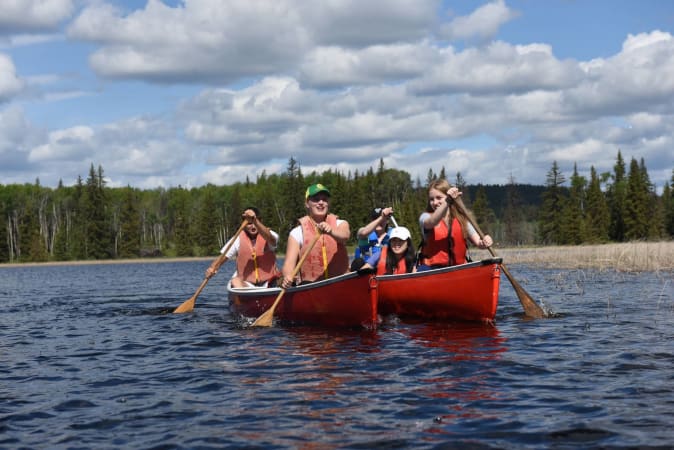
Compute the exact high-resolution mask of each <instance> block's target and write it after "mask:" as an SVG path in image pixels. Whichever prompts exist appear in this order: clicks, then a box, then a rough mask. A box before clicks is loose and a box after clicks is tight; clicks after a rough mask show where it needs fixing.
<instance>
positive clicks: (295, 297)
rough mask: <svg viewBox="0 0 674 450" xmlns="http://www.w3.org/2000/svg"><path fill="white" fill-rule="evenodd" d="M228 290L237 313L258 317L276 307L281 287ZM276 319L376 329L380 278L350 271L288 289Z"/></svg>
mask: <svg viewBox="0 0 674 450" xmlns="http://www.w3.org/2000/svg"><path fill="white" fill-rule="evenodd" d="M227 292H228V294H229V305H230V309H231V310H232V312H233V313H235V314H238V315H240V316H243V317H246V318H250V319H256V318H258V317H259V316H260V315H261V314H262V313H264V312H265V311H267V310H268V309H269V308H270V307H271V306H272V304H273V303H274V300H276V297H277V296H278V295H279V293H280V292H281V288H245V289H235V288H232V287H231V286H227ZM274 319H275V320H276V321H279V322H280V323H283V324H287V325H317V326H324V327H360V326H364V327H366V328H375V327H376V325H377V290H376V280H375V278H374V277H373V276H372V275H368V274H362V275H361V274H358V273H357V272H350V273H347V274H344V275H340V276H338V277H334V278H330V279H328V280H322V281H317V282H315V283H311V284H305V285H302V286H296V287H291V288H288V289H286V292H285V294H284V295H283V297H282V298H281V300H280V302H279V304H278V306H277V307H276V309H275V310H274Z"/></svg>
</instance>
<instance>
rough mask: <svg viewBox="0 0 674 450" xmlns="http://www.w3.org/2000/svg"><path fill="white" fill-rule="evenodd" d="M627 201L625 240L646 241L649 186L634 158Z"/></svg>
mask: <svg viewBox="0 0 674 450" xmlns="http://www.w3.org/2000/svg"><path fill="white" fill-rule="evenodd" d="M625 193H626V199H625V216H624V223H625V238H626V239H627V240H636V239H646V238H647V237H648V228H649V224H648V222H649V220H650V218H651V217H650V212H651V211H650V210H651V208H650V205H649V194H648V185H647V182H646V180H644V177H643V173H642V171H641V169H640V168H639V163H637V160H636V159H634V158H632V160H631V161H630V170H629V174H628V175H627V187H626V191H625Z"/></svg>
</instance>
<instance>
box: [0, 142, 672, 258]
mask: <svg viewBox="0 0 674 450" xmlns="http://www.w3.org/2000/svg"><path fill="white" fill-rule="evenodd" d="M443 174H445V170H444V167H443V168H441V169H440V175H443ZM437 178H438V175H436V173H435V172H434V170H433V169H429V171H428V176H427V181H428V180H434V179H437ZM315 182H321V183H323V184H325V185H326V186H328V188H329V189H330V191H331V193H332V205H331V209H332V212H334V213H336V214H338V215H339V216H340V217H342V218H344V219H346V220H348V221H349V223H350V224H351V230H352V241H351V244H355V234H356V230H357V229H358V228H360V227H361V226H363V225H365V224H366V223H368V222H369V213H370V211H371V210H372V208H375V207H385V206H392V207H393V208H394V214H395V218H396V221H397V223H398V224H399V225H403V226H406V227H408V228H409V229H410V231H411V233H412V238H413V241H414V243H415V245H417V244H418V242H419V241H420V240H421V231H420V228H419V225H418V218H419V214H420V213H421V211H423V210H424V209H425V208H426V205H427V201H428V200H427V189H426V184H422V182H421V180H419V179H417V180H415V181H414V182H413V181H412V179H411V178H410V175H409V174H408V173H407V172H405V171H403V170H397V169H391V168H387V167H385V165H384V162H383V160H379V164H378V166H377V168H376V170H375V169H373V168H369V169H368V170H366V171H365V172H355V173H353V174H351V173H348V174H344V173H341V172H337V171H334V170H328V171H325V172H323V173H315V172H312V173H310V174H307V175H306V176H305V175H304V174H303V173H302V170H301V168H300V165H299V163H298V162H297V161H296V160H295V159H294V158H292V157H291V158H290V159H289V161H288V165H287V169H286V171H285V172H284V173H281V174H274V175H267V174H266V173H264V172H263V173H262V174H260V175H259V176H258V177H257V179H256V180H255V181H251V180H250V179H247V180H246V181H245V182H243V183H235V184H233V185H229V186H216V185H206V186H202V187H199V188H192V189H185V188H183V187H181V186H178V187H173V188H169V189H164V188H156V189H152V190H145V191H141V190H138V189H133V188H131V187H130V186H127V187H124V188H109V187H107V186H106V185H105V180H104V176H103V169H102V167H100V166H99V167H98V170H95V169H94V165H93V164H91V167H90V169H89V174H88V177H87V179H86V182H84V181H83V180H82V177H79V176H78V177H77V181H76V183H75V184H74V185H73V186H64V185H63V183H62V182H60V183H59V186H58V187H57V188H56V189H50V188H46V187H43V186H41V185H40V183H39V181H36V183H33V184H23V185H8V186H3V185H0V214H1V215H0V217H2V221H3V226H2V228H0V229H2V230H3V236H2V239H0V262H24V261H47V260H75V259H102V258H119V257H136V256H139V255H140V256H149V255H153V256H154V255H167V256H194V255H213V254H215V253H216V252H217V251H218V249H219V248H221V247H222V246H223V245H224V244H225V242H226V241H227V239H229V238H230V237H231V236H232V234H233V233H234V231H235V230H237V229H238V228H239V226H240V225H241V220H242V219H241V213H242V212H243V210H244V209H245V208H246V207H248V206H255V207H257V208H258V209H259V210H260V211H261V215H262V218H263V220H264V222H265V223H266V224H267V225H268V226H269V227H270V228H272V229H273V230H275V231H276V232H278V233H279V236H280V237H281V242H280V243H279V249H280V251H283V249H284V248H285V241H286V239H287V236H288V233H289V231H290V229H291V228H292V226H294V225H295V224H296V221H297V219H298V218H299V217H301V216H303V215H304V214H305V198H304V192H305V189H306V188H307V186H308V185H309V184H311V183H315ZM452 182H456V183H460V184H461V185H462V189H463V192H464V201H465V202H466V204H467V205H468V206H469V207H471V208H472V210H473V212H474V214H475V216H476V218H477V222H478V224H479V225H480V227H481V228H482V229H483V230H484V231H485V232H488V233H490V234H492V236H493V237H494V238H495V239H496V240H497V241H499V242H502V243H507V244H534V243H538V242H543V243H551V244H552V243H554V244H560V243H568V244H576V243H580V242H605V241H607V240H609V239H614V240H615V237H614V236H621V234H620V233H622V238H621V239H653V238H657V237H662V236H670V237H672V236H674V199H672V188H673V187H674V171H673V172H672V180H671V183H669V184H667V185H666V186H665V187H664V189H663V193H662V195H661V196H658V195H657V194H656V191H655V187H654V186H653V185H652V184H651V183H650V181H649V179H648V173H647V172H646V170H645V164H644V162H643V160H642V161H641V164H637V163H636V161H632V163H631V164H630V170H629V176H626V173H625V170H624V162H623V161H622V155H621V154H620V152H618V158H617V161H616V165H615V166H614V173H604V174H601V175H600V176H599V175H597V173H596V172H595V170H594V168H592V169H591V174H590V180H589V182H588V181H587V180H585V179H584V178H583V177H580V176H579V175H578V174H577V171H576V170H575V169H574V174H573V175H572V177H571V179H570V182H571V183H570V186H565V183H566V180H565V178H564V175H563V174H562V173H561V171H560V170H559V167H558V166H557V164H556V163H554V164H553V166H552V168H551V170H550V171H549V172H548V174H547V179H546V185H545V186H533V185H523V184H517V183H515V180H514V179H512V178H511V179H510V180H509V183H508V184H507V185H506V186H500V185H469V184H467V183H466V181H465V180H464V179H463V177H462V176H461V174H460V173H457V174H456V178H455V180H452ZM602 187H604V190H602ZM470 199H474V200H473V201H472V204H471V202H470V201H469V200H470ZM619 211H623V212H622V213H619ZM617 214H619V217H617V216H616V215H617ZM620 230H622V231H620Z"/></svg>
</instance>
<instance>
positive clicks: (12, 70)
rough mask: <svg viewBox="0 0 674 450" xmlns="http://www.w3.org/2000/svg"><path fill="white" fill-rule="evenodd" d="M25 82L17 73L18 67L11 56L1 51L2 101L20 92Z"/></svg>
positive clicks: (0, 86)
mask: <svg viewBox="0 0 674 450" xmlns="http://www.w3.org/2000/svg"><path fill="white" fill-rule="evenodd" d="M23 86H24V82H23V81H22V80H21V79H20V78H19V77H18V76H17V75H16V67H15V66H14V63H13V62H12V60H11V59H10V57H9V56H7V55H4V54H2V53H0V103H2V102H5V101H7V100H9V99H10V98H12V97H13V96H15V95H16V94H18V93H19V92H20V91H21V89H22V88H23Z"/></svg>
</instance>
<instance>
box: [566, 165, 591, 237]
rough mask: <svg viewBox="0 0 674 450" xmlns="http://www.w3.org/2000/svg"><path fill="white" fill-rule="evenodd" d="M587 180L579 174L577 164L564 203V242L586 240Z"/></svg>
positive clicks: (574, 166)
mask: <svg viewBox="0 0 674 450" xmlns="http://www.w3.org/2000/svg"><path fill="white" fill-rule="evenodd" d="M586 184H587V181H586V180H585V178H584V177H581V176H580V175H578V168H577V166H576V164H575V163H574V165H573V174H572V175H571V189H570V190H569V198H568V200H567V201H566V203H565V205H564V211H563V214H562V215H563V229H562V242H561V243H562V244H573V245H578V244H582V243H583V242H584V241H585V186H586Z"/></svg>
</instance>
